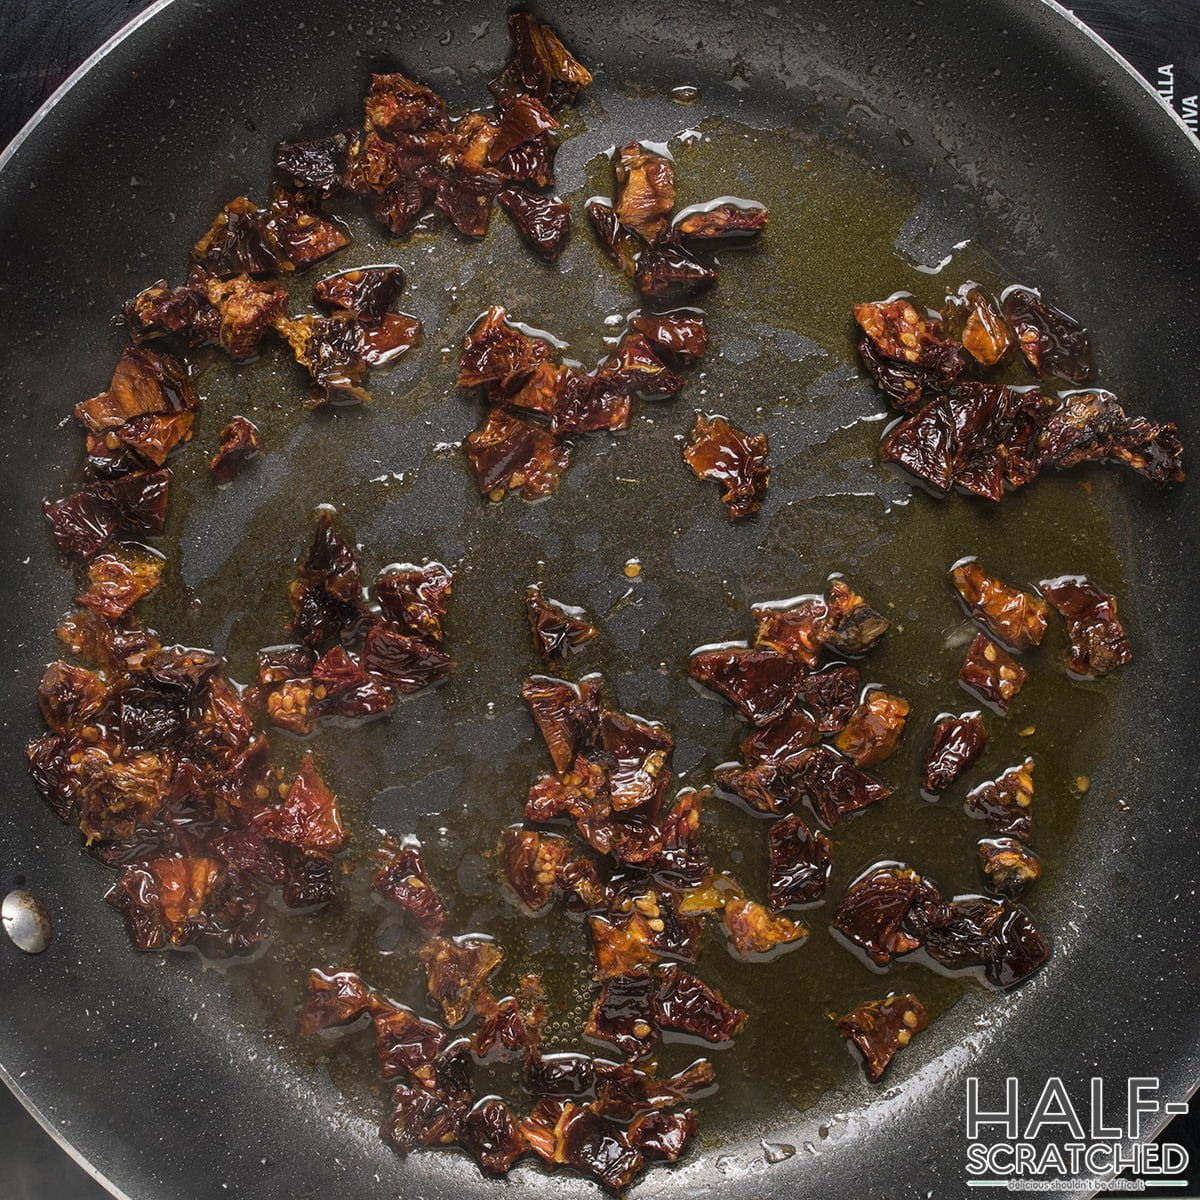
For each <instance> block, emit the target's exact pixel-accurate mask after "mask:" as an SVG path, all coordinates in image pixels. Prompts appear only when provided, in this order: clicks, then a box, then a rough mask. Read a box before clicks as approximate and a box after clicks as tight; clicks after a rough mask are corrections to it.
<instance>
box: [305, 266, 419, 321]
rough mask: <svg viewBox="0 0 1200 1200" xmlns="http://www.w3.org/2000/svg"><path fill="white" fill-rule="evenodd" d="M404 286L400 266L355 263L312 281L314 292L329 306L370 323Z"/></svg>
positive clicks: (381, 316) (391, 303)
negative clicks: (362, 265) (366, 265)
mask: <svg viewBox="0 0 1200 1200" xmlns="http://www.w3.org/2000/svg"><path fill="white" fill-rule="evenodd" d="M403 290H404V272H403V271H402V270H401V269H400V268H399V267H391V266H387V267H355V268H353V269H352V270H349V271H340V272H338V274H336V275H328V276H326V277H325V278H324V279H319V280H318V281H317V282H316V283H315V284H313V295H314V296H315V297H316V298H317V300H318V302H319V303H321V304H324V305H325V306H326V307H328V308H333V309H340V310H341V311H342V312H348V313H349V314H350V315H351V316H354V317H357V318H358V319H359V320H360V321H365V322H366V323H367V324H369V325H378V324H379V322H380V321H382V320H383V318H384V316H385V314H386V313H387V311H388V310H389V309H390V308H391V307H392V305H393V304H394V303H395V302H396V299H397V297H398V296H399V295H400V293H401V292H402V291H403Z"/></svg>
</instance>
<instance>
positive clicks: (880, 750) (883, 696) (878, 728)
mask: <svg viewBox="0 0 1200 1200" xmlns="http://www.w3.org/2000/svg"><path fill="white" fill-rule="evenodd" d="M908 713H909V703H908V701H907V700H905V699H904V698H903V697H901V696H893V695H890V694H889V693H888V692H885V691H883V690H882V689H880V688H874V689H872V690H871V691H869V692H867V694H866V696H865V697H864V698H863V701H862V703H861V704H860V705H859V706H858V707H857V708H856V709H855V710H854V712H852V713H851V714H850V719H849V720H848V721H847V722H846V726H845V728H844V729H843V730H842V732H841V733H839V734H838V736H837V737H836V738H835V739H834V742H833V744H834V745H835V746H836V747H837V748H838V749H839V750H840V751H841V752H842V753H843V754H845V755H847V756H848V757H849V758H850V759H852V760H853V762H854V765H855V766H856V767H874V766H878V764H879V763H881V762H883V761H884V760H885V759H888V758H890V757H891V756H892V755H893V754H895V753H896V747H897V746H898V745H899V744H900V738H901V736H902V735H903V733H904V725H905V722H906V721H907V720H908Z"/></svg>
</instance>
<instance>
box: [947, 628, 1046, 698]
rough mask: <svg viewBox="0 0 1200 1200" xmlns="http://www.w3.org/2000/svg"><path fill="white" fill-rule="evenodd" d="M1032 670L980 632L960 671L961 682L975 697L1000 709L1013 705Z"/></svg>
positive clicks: (969, 649) (959, 678)
mask: <svg viewBox="0 0 1200 1200" xmlns="http://www.w3.org/2000/svg"><path fill="white" fill-rule="evenodd" d="M1028 678H1029V672H1028V671H1026V670H1025V668H1024V667H1023V666H1021V664H1020V663H1019V662H1017V660H1016V659H1015V658H1013V656H1012V655H1011V654H1009V653H1008V651H1007V650H1005V649H1004V647H1003V646H1001V645H999V644H998V643H996V642H993V641H992V639H991V638H990V637H988V636H987V634H986V633H977V634H976V635H975V639H974V641H972V642H971V645H970V647H969V648H968V650H967V657H966V658H965V659H964V660H963V665H962V666H961V667H960V668H959V671H958V681H959V683H961V684H962V685H963V687H965V688H966V689H967V691H969V692H970V693H971V694H972V695H973V696H978V697H979V699H980V700H982V701H983V702H984V703H985V704H987V705H989V706H990V707H991V708H993V709H995V711H997V712H1001V713H1005V712H1008V708H1009V705H1010V704H1012V702H1013V699H1014V698H1015V697H1016V695H1017V693H1018V692H1019V691H1020V690H1021V688H1022V687H1024V686H1025V680H1026V679H1028Z"/></svg>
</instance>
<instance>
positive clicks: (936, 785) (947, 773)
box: [921, 712, 988, 794]
mask: <svg viewBox="0 0 1200 1200" xmlns="http://www.w3.org/2000/svg"><path fill="white" fill-rule="evenodd" d="M987 738H988V733H987V726H986V725H985V724H984V722H983V715H982V714H981V713H979V712H967V713H962V714H961V715H959V716H957V717H956V716H952V715H950V714H947V715H945V716H942V717H939V718H938V720H937V722H936V724H935V725H934V727H933V740H932V741H931V743H930V746H929V751H928V753H927V754H926V756H925V771H924V774H923V775H922V776H921V788H922V790H923V791H926V792H931V793H934V794H936V793H938V792H944V791H945V790H946V789H947V788H948V787H949V786H950V785H951V784H952V783H953V782H954V781H955V780H956V779H957V778H958V777H959V776H960V775H961V774H962V773H963V772H964V771H965V770H967V768H968V767H970V766H971V764H972V763H973V762H974V761H975V760H976V759H977V758H978V757H979V756H980V755H981V754H982V753H983V748H984V746H985V745H986V744H987Z"/></svg>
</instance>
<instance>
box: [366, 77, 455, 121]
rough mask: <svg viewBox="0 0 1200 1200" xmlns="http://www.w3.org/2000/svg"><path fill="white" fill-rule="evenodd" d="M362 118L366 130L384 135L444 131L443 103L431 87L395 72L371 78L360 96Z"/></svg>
mask: <svg viewBox="0 0 1200 1200" xmlns="http://www.w3.org/2000/svg"><path fill="white" fill-rule="evenodd" d="M363 118H364V121H365V124H366V127H367V128H368V129H378V130H381V131H382V132H384V133H416V132H419V131H422V130H427V129H445V128H446V127H447V125H448V121H447V118H446V104H445V101H444V100H443V99H442V98H441V96H439V95H438V94H437V92H435V91H434V90H433V89H432V88H429V87H426V86H425V85H424V84H423V83H416V82H415V81H413V80H411V79H409V78H408V77H407V76H405V75H401V74H399V73H398V72H397V73H394V74H390V75H372V76H371V87H370V90H369V91H368V92H367V94H366V95H365V96H364V97H363Z"/></svg>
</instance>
